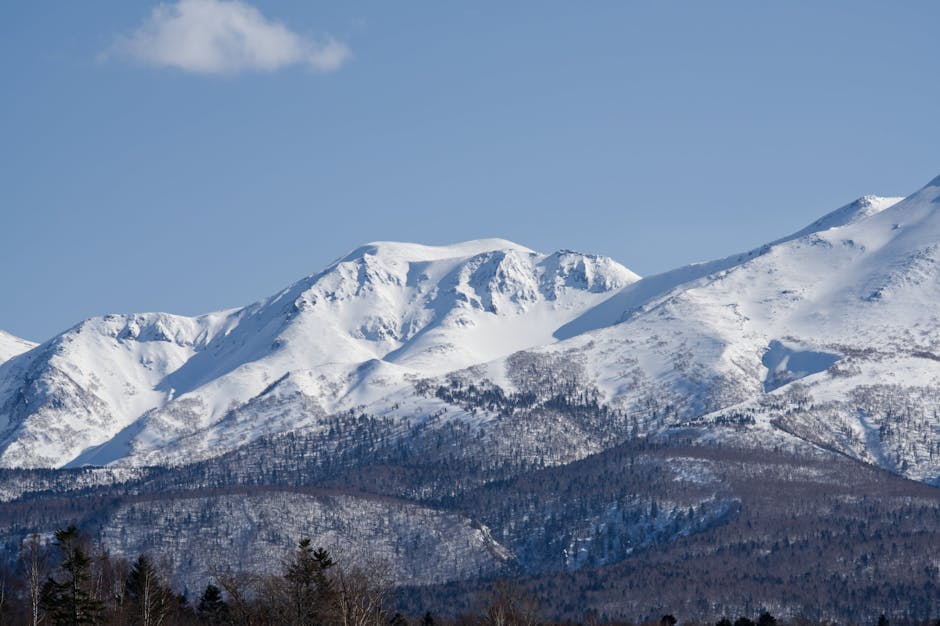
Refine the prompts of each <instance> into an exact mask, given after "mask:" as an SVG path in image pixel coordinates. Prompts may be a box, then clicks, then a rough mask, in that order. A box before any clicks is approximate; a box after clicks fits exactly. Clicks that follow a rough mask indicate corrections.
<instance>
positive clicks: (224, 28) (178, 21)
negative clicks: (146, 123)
mask: <svg viewBox="0 0 940 626" xmlns="http://www.w3.org/2000/svg"><path fill="white" fill-rule="evenodd" d="M114 55H119V56H122V57H129V58H131V59H133V60H135V61H138V62H140V63H145V64H148V65H153V66H157V67H174V68H178V69H181V70H183V71H186V72H194V73H199V74H235V73H238V72H243V71H259V72H273V71H275V70H278V69H281V68H283V67H287V66H289V65H306V66H308V67H310V68H313V69H314V70H317V71H320V72H330V71H334V70H337V69H339V68H340V67H341V66H342V65H343V63H345V62H346V61H347V60H348V59H349V57H350V51H349V48H347V47H346V46H345V45H344V44H343V43H341V42H339V41H336V40H335V39H333V38H332V37H329V36H327V37H323V38H319V39H314V38H312V37H304V36H301V35H298V34H297V33H295V32H293V31H291V30H290V29H289V28H288V27H287V26H285V25H284V24H283V23H281V22H277V21H273V20H269V19H267V18H266V17H265V16H264V15H262V14H261V12H260V11H259V10H258V9H256V8H255V7H253V6H251V5H249V4H246V3H244V2H240V1H239V0H179V1H178V2H176V3H174V4H160V5H158V6H157V7H156V8H154V9H153V12H152V13H151V14H150V17H149V18H148V19H147V21H146V22H145V23H144V24H143V25H142V26H141V27H140V28H138V29H137V30H136V31H134V32H133V33H130V34H126V35H122V36H120V37H119V38H118V40H117V41H116V42H115V44H114V46H113V47H112V48H111V49H110V50H109V51H108V52H107V53H106V56H114Z"/></svg>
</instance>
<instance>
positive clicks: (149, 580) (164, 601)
mask: <svg viewBox="0 0 940 626" xmlns="http://www.w3.org/2000/svg"><path fill="white" fill-rule="evenodd" d="M124 588H125V595H126V597H127V600H128V602H129V603H130V605H131V607H132V610H133V611H134V614H135V617H136V621H137V623H139V624H140V625H141V626H156V624H160V623H161V622H162V621H163V620H164V618H165V617H166V616H167V615H168V614H169V612H170V610H171V608H172V604H173V593H172V592H171V591H170V589H169V588H167V587H166V586H165V585H164V584H163V582H162V581H161V580H160V577H159V575H158V574H157V570H156V569H155V568H154V566H153V563H151V562H150V559H148V558H147V557H146V556H145V555H143V554H141V555H140V556H139V557H138V558H137V561H135V562H134V564H133V565H132V566H131V571H130V573H129V574H128V576H127V582H126V584H125V586H124Z"/></svg>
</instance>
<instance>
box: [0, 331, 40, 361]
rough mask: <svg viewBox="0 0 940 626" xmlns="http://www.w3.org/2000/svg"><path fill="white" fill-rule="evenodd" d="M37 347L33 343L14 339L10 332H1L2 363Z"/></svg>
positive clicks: (0, 355) (0, 357) (0, 352)
mask: <svg viewBox="0 0 940 626" xmlns="http://www.w3.org/2000/svg"><path fill="white" fill-rule="evenodd" d="M35 347H36V344H34V343H33V342H32V341H27V340H25V339H20V338H19V337H14V336H13V335H11V334H10V333H8V332H4V331H2V330H0V363H3V362H4V361H8V360H10V359H11V358H13V357H15V356H16V355H18V354H23V353H24V352H26V351H28V350H32V349H33V348H35Z"/></svg>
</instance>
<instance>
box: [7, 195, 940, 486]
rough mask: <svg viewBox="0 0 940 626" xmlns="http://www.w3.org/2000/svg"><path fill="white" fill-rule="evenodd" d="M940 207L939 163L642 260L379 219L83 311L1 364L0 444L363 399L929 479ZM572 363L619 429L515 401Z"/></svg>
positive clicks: (599, 443) (307, 413)
mask: <svg viewBox="0 0 940 626" xmlns="http://www.w3.org/2000/svg"><path fill="white" fill-rule="evenodd" d="M938 208H940V178H938V179H935V180H934V181H932V182H931V183H930V184H928V185H927V186H926V187H924V188H923V189H921V190H920V191H918V192H917V193H915V194H913V195H911V196H910V197H908V198H904V199H902V198H878V197H874V196H866V197H864V198H861V199H859V200H857V201H855V202H853V203H851V204H848V205H846V206H844V207H841V208H839V209H837V210H836V211H834V212H832V213H830V214H828V215H826V216H824V217H823V218H821V219H819V220H817V221H816V222H814V223H813V224H811V225H809V226H807V227H806V228H804V229H802V230H800V231H798V232H796V233H794V234H792V235H790V236H787V237H783V238H781V239H778V240H776V241H773V242H771V243H769V244H767V245H765V246H762V247H760V248H757V249H754V250H751V251H749V252H745V253H741V254H735V255H732V256H729V257H726V258H722V259H718V260H715V261H711V262H707V263H700V264H693V265H689V266H686V267H681V268H678V269H676V270H673V271H670V272H666V273H664V274H660V275H656V276H650V277H647V278H644V279H639V277H638V276H636V275H635V274H633V273H632V272H630V271H629V270H627V269H626V268H624V267H623V266H621V265H619V264H617V263H616V262H614V261H612V260H610V259H608V258H604V257H597V256H590V255H583V254H578V253H574V252H569V251H562V252H557V253H554V254H551V255H543V254H539V253H536V252H533V251H531V250H529V249H527V248H524V247H522V246H519V245H517V244H514V243H511V242H508V241H504V240H481V241H472V242H467V243H463V244H457V245H453V246H441V247H430V246H420V245H414V244H402V243H376V244H370V245H367V246H364V247H362V248H359V249H357V250H355V251H353V252H352V253H350V254H349V255H347V256H346V257H344V258H342V259H339V260H338V261H336V262H335V263H333V264H332V265H330V266H329V267H328V268H327V269H325V270H324V271H323V272H320V273H319V274H315V275H313V276H309V277H307V278H305V279H303V280H301V281H299V282H297V283H295V284H294V285H292V286H290V287H288V288H287V289H285V290H284V291H282V292H280V293H278V294H276V295H275V296H272V297H270V298H267V299H265V300H262V301H260V302H257V303H255V304H253V305H250V306H247V307H244V308H241V309H234V310H230V311H222V312H218V313H213V314H209V315H204V316H200V317H195V318H188V317H180V316H173V315H168V314H156V313H154V314H140V315H117V316H107V317H103V318H94V319H91V320H87V321H85V322H83V323H81V324H79V325H78V326H76V327H74V328H72V329H70V330H69V331H67V332H65V333H63V334H62V335H59V336H57V337H55V338H53V339H52V340H50V341H48V342H46V343H44V344H42V345H40V346H38V347H36V348H35V349H32V350H30V351H28V352H26V353H23V354H20V355H18V356H16V357H14V358H11V359H9V360H8V361H7V362H5V363H3V364H2V365H0V437H2V439H0V464H2V465H4V466H19V465H33V466H62V465H68V464H71V465H82V464H108V463H118V464H122V465H144V464H156V465H160V464H180V463H185V462H189V461H192V460H198V459H204V458H210V457H214V456H218V455H220V454H223V453H225V452H227V451H230V450H234V449H236V448H238V447H239V446H242V445H244V444H248V443H250V442H252V441H255V440H257V439H258V438H259V437H263V436H268V435H276V434H278V433H284V432H295V431H298V432H299V431H302V432H304V433H306V434H308V435H309V434H316V433H326V432H327V431H329V430H330V428H331V426H330V416H335V415H338V414H339V413H342V412H344V411H350V410H355V411H362V412H364V414H368V415H372V416H380V417H381V418H382V419H384V420H389V424H392V426H389V428H390V429H391V430H389V432H390V433H398V434H395V435H394V436H396V437H398V436H402V437H404V436H407V435H406V434H404V433H408V432H411V433H412V434H414V433H416V432H417V431H416V430H414V429H416V428H424V427H425V425H426V424H428V423H431V421H434V420H438V421H439V420H440V419H444V421H445V422H448V421H454V420H456V421H457V422H460V423H467V424H474V425H475V426H474V427H475V428H480V429H482V431H481V432H483V431H485V432H484V433H483V434H481V436H484V435H485V433H489V435H486V436H491V437H495V436H496V435H495V434H494V433H497V432H505V433H511V435H508V436H510V437H511V438H512V442H511V444H507V445H509V447H507V450H509V449H510V448H511V449H512V450H513V452H512V454H511V455H509V453H508V452H507V455H509V456H512V455H516V456H518V454H523V456H526V455H528V456H526V458H533V459H534V458H539V459H540V462H542V463H545V462H549V463H563V462H569V461H571V460H573V459H577V458H582V457H583V456H585V455H586V454H590V453H593V452H597V451H599V450H600V449H603V448H604V447H605V446H607V445H609V444H610V442H614V441H619V440H623V439H624V438H629V437H636V436H642V435H646V434H655V433H657V432H662V431H663V430H664V429H669V428H675V427H680V426H681V427H698V428H703V429H705V432H707V433H709V436H714V437H727V436H732V435H730V434H729V433H731V432H732V430H733V436H734V437H750V438H756V439H765V440H767V441H773V442H775V443H774V445H778V444H780V442H782V441H793V442H799V445H803V443H802V442H809V443H811V444H813V445H817V446H822V447H825V448H830V449H835V450H838V451H840V452H843V453H846V454H848V455H850V456H853V457H855V458H858V459H859V460H862V461H865V462H870V463H874V464H877V465H880V466H882V467H885V468H887V469H890V470H892V471H895V472H898V473H902V474H904V475H907V476H909V477H912V478H916V479H919V480H926V481H935V480H938V479H940V437H937V435H936V433H937V432H940V418H937V417H936V416H935V415H934V409H933V407H934V406H935V405H936V402H937V400H940V314H937V313H936V312H935V307H934V303H936V302H938V301H940V274H938V271H940V270H938V261H940V214H938V213H937V210H938ZM565 386H567V387H566V388H567V389H569V391H566V392H565V393H566V394H567V397H568V398H570V397H572V396H571V393H570V389H571V388H577V389H578V390H579V393H580V394H581V399H580V400H578V401H579V402H584V403H586V404H585V405H584V406H595V404H594V403H596V406H599V407H604V411H607V413H603V415H601V414H597V415H595V418H596V419H595V421H597V420H600V419H602V418H603V419H610V420H613V421H611V422H610V424H609V427H608V428H607V432H606V433H605V432H604V428H603V424H600V423H599V422H598V424H594V423H593V422H592V423H591V425H590V428H589V430H590V432H591V433H593V434H589V433H588V431H586V430H585V428H586V427H585V426H584V424H574V423H568V422H564V420H563V419H562V422H558V423H555V422H551V421H550V420H548V419H547V418H539V419H541V421H539V422H536V421H531V420H532V419H536V418H534V417H533V418H529V417H526V418H523V417H521V415H522V413H519V412H518V410H519V408H518V407H520V406H524V407H525V415H527V416H537V415H540V413H539V411H541V409H540V408H539V406H540V404H539V402H542V401H544V402H548V403H549V404H550V403H551V402H553V401H554V400H553V398H557V389H558V388H560V387H565ZM454 390H456V391H454ZM514 394H515V395H514ZM480 398H487V399H486V400H485V401H480V402H478V400H479V399H480ZM565 401H566V402H567V401H568V400H565ZM475 403H476V404H475ZM507 407H509V408H507ZM511 407H516V408H511ZM507 411H508V413H507ZM501 412H502V413H501ZM506 414H514V415H516V416H517V418H516V419H517V420H524V419H529V420H530V421H528V422H525V421H522V422H519V423H515V422H513V423H512V424H511V425H510V423H509V422H506V421H505V420H503V421H500V420H498V419H496V417H498V416H499V415H506ZM440 416H445V417H444V418H440ZM560 419H561V418H560ZM592 419H594V418H592ZM434 423H437V422H434ZM455 423H456V422H455ZM395 424H397V425H398V426H394V425H395ZM728 426H733V427H734V428H733V429H732V430H728V428H726V427H728ZM499 429H503V430H499ZM527 433H528V434H527ZM324 436H325V435H324ZM337 437H339V435H337ZM337 441H338V440H337ZM334 443H335V442H334ZM336 445H339V444H336ZM794 445H797V444H794ZM520 449H523V450H528V452H525V453H520V452H519V450H520ZM507 458H508V456H507Z"/></svg>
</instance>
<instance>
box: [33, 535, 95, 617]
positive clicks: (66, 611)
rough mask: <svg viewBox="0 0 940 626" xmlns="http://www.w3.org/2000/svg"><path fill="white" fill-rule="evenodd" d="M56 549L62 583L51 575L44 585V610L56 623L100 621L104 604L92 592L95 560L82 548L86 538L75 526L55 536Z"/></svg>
mask: <svg viewBox="0 0 940 626" xmlns="http://www.w3.org/2000/svg"><path fill="white" fill-rule="evenodd" d="M55 546H56V548H57V549H58V551H59V553H60V555H61V557H62V563H61V565H60V566H59V569H60V570H61V580H56V578H54V577H52V576H50V577H49V579H48V580H46V583H45V585H43V590H42V604H43V609H45V611H46V612H47V613H48V614H49V615H50V616H51V617H52V621H53V623H54V624H57V625H62V626H80V625H82V624H96V623H98V622H99V619H100V615H101V611H102V609H103V608H104V607H103V605H102V603H101V602H99V601H98V600H96V599H95V598H94V597H92V595H91V593H90V592H89V590H88V582H89V579H90V577H91V573H90V569H91V558H89V556H88V553H87V552H86V550H85V549H84V547H83V546H82V537H81V534H80V533H79V531H78V529H77V528H76V527H75V526H69V527H68V528H66V529H64V530H58V531H56V533H55Z"/></svg>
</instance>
